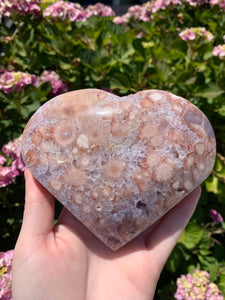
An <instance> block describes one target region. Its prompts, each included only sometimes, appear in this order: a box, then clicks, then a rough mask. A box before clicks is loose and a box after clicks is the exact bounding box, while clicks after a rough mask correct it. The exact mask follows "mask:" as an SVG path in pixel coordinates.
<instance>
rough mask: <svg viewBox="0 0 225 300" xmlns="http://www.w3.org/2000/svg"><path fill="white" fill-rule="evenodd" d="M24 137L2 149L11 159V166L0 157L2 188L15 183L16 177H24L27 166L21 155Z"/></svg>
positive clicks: (0, 182)
mask: <svg viewBox="0 0 225 300" xmlns="http://www.w3.org/2000/svg"><path fill="white" fill-rule="evenodd" d="M21 143H22V137H19V138H17V139H14V140H13V141H10V142H9V143H7V144H5V145H4V146H3V147H2V152H3V153H4V154H5V155H6V156H8V157H9V158H10V161H11V165H4V164H6V162H7V160H6V158H5V157H4V156H3V155H0V159H1V162H2V163H1V164H0V187H5V186H7V185H9V184H11V183H12V182H13V181H14V178H15V177H16V176H19V175H22V174H23V172H24V170H25V165H24V162H23V159H22V154H21Z"/></svg>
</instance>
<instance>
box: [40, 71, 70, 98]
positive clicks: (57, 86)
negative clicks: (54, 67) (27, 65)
mask: <svg viewBox="0 0 225 300" xmlns="http://www.w3.org/2000/svg"><path fill="white" fill-rule="evenodd" d="M38 81H39V82H50V83H51V86H52V89H51V92H50V94H51V95H52V96H56V95H59V94H62V93H65V92H66V91H67V90H68V88H67V85H66V84H65V83H63V81H62V80H61V78H60V77H59V75H58V74H57V73H56V72H54V71H47V70H45V71H44V72H43V73H42V74H41V75H40V76H39V77H38Z"/></svg>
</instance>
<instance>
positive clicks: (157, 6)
mask: <svg viewBox="0 0 225 300" xmlns="http://www.w3.org/2000/svg"><path fill="white" fill-rule="evenodd" d="M224 1H225V0H224ZM183 2H187V3H188V4H189V5H191V6H198V5H202V4H204V3H206V2H207V0H183V1H182V0H155V1H149V2H146V3H144V4H142V5H134V6H131V7H130V8H129V9H128V12H127V13H126V14H124V15H122V16H119V17H115V18H114V20H113V22H114V23H116V24H126V23H127V22H128V21H129V20H130V19H134V20H140V21H144V22H147V21H149V20H150V18H151V16H152V14H154V13H156V12H157V11H159V10H162V9H163V10H164V9H166V8H167V7H171V6H175V5H182V3H183Z"/></svg>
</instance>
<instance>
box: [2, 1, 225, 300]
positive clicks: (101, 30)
mask: <svg viewBox="0 0 225 300" xmlns="http://www.w3.org/2000/svg"><path fill="white" fill-rule="evenodd" d="M0 18H1V22H0V52H1V59H0V102H1V114H0V136H1V146H2V147H3V146H4V145H5V144H7V143H8V142H9V141H11V140H13V139H15V138H17V137H19V136H20V135H21V134H22V131H23V128H24V127H25V124H26V122H27V121H28V119H29V118H30V116H31V115H32V114H33V113H34V111H36V110H37V109H38V107H39V106H40V105H42V104H43V103H44V102H45V101H47V100H48V99H50V98H52V96H54V95H57V94H60V93H62V92H65V91H67V90H74V89H83V88H92V87H96V88H102V89H106V90H107V89H110V90H112V91H113V92H114V93H116V94H118V95H127V94H130V93H135V92H137V91H139V90H144V89H162V90H167V91H170V92H172V93H174V94H177V95H179V96H183V97H184V98H186V99H189V100H190V101H191V102H192V103H194V104H195V105H197V106H198V107H199V108H200V109H201V110H202V111H203V112H204V113H205V114H206V115H207V116H208V118H209V120H210V121H211V123H212V125H213V128H214V130H215V133H216V138H217V151H218V153H217V157H216V162H215V167H214V170H213V172H212V174H211V175H210V177H209V178H208V179H207V180H206V181H205V182H204V183H203V184H202V189H203V191H202V196H201V199H200V201H199V204H198V207H197V209H196V211H195V214H194V216H193V217H192V219H191V221H190V222H189V224H188V226H187V228H186V229H185V231H184V233H183V235H182V236H181V238H180V240H179V242H178V244H177V246H176V247H175V249H174V251H173V253H172V254H171V256H170V258H169V260H168V262H167V264H166V267H165V268H164V271H163V273H162V275H161V278H160V281H159V284H158V289H157V293H156V298H157V299H164V300H165V299H173V295H174V294H175V292H176V280H177V278H178V277H180V276H181V274H187V273H190V272H193V271H194V270H195V269H199V270H204V271H207V272H208V273H209V274H210V280H211V281H213V282H215V283H216V284H217V285H218V287H219V289H220V290H221V291H222V294H223V295H225V258H224V253H225V243H224V233H225V223H224V222H223V218H224V216H225V215H224V211H225V201H224V200H225V196H224V195H225V157H224V156H225V155H224V153H225V102H224V96H225V94H224V92H225V89H224V82H225V14H224V1H223V0H211V1H207V0H186V1H181V0H164V1H161V0H156V1H151V2H148V3H146V4H144V5H142V6H138V5H136V6H133V7H131V8H130V9H129V10H128V12H127V13H126V14H125V15H124V16H115V13H114V12H113V11H112V10H111V9H110V8H109V7H106V6H104V5H102V4H97V5H95V6H89V7H87V8H86V9H84V8H82V7H81V6H80V5H79V4H74V3H69V2H63V1H59V2H56V3H54V1H51V0H48V1H44V0H43V1H39V0H20V1H11V2H8V1H4V0H3V1H1V3H0ZM12 143H14V144H15V143H16V145H17V146H18V143H17V140H16V141H14V142H12ZM10 145H11V146H12V144H10ZM8 148H9V146H8ZM8 148H7V147H6V146H4V147H3V148H2V152H1V155H0V183H1V186H2V188H1V190H0V205H1V210H0V220H1V221H0V228H1V236H2V237H3V243H2V244H1V247H2V248H3V249H2V250H4V251H6V250H7V249H11V248H13V247H14V245H15V241H16V238H17V236H18V231H19V228H20V224H21V219H22V211H23V203H24V180H23V178H22V176H18V175H21V174H22V172H23V166H22V165H21V164H20V163H19V162H20V158H19V154H18V153H17V152H16V150H15V149H14V148H13V149H14V150H12V152H11V154H10V153H9V152H7V151H5V149H8ZM10 149H11V148H10ZM16 153H17V154H16ZM15 176H17V177H16V179H15ZM7 180H8V181H7ZM9 183H10V184H9ZM217 212H219V213H220V215H218V213H217ZM207 276H208V275H207ZM178 286H179V285H178ZM177 293H178V292H177ZM193 299H194V298H193ZM207 299H210V298H207ZM218 299H219V298H218Z"/></svg>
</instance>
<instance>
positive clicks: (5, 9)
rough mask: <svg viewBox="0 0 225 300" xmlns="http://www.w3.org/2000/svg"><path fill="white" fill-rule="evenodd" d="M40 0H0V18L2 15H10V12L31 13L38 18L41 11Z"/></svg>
mask: <svg viewBox="0 0 225 300" xmlns="http://www.w3.org/2000/svg"><path fill="white" fill-rule="evenodd" d="M39 3H40V0H11V1H10V0H1V1H0V18H1V17H2V16H3V15H4V16H7V17H10V16H11V14H12V13H19V14H20V15H27V14H32V15H33V16H34V17H35V18H38V17H39V15H40V12H41V7H40V6H39Z"/></svg>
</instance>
